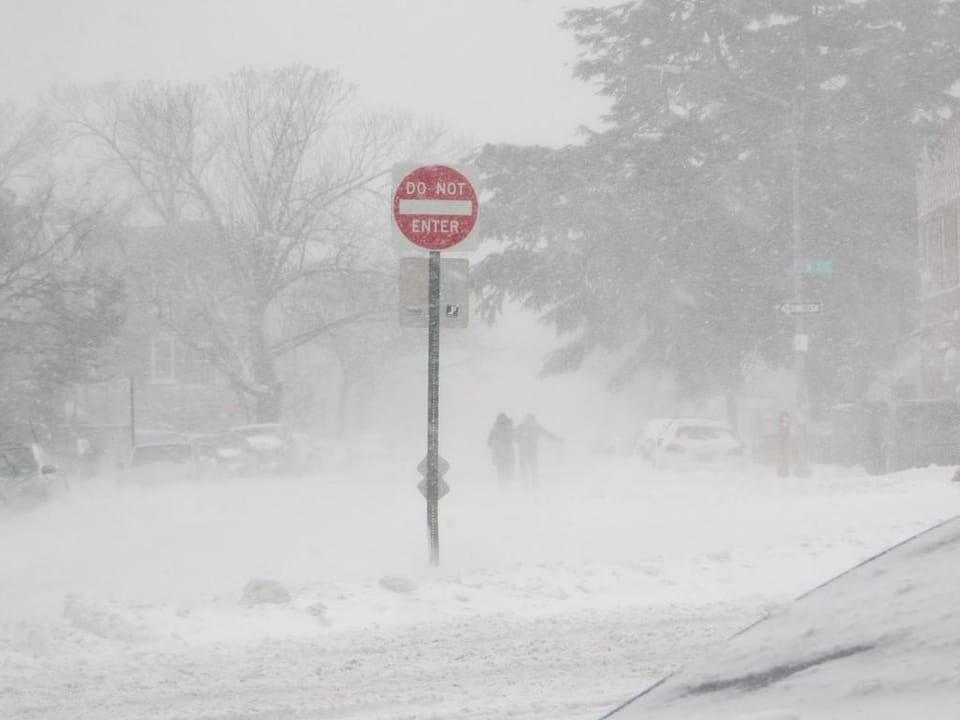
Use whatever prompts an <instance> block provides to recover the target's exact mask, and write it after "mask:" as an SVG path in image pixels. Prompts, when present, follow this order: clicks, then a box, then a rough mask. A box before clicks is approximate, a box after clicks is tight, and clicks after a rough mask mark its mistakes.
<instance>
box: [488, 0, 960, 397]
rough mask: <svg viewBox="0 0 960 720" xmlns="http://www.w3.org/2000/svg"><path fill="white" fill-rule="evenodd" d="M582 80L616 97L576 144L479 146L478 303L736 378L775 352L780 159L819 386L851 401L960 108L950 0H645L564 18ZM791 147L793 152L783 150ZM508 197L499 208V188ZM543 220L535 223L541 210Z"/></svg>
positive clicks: (695, 383) (908, 289) (778, 340)
mask: <svg viewBox="0 0 960 720" xmlns="http://www.w3.org/2000/svg"><path fill="white" fill-rule="evenodd" d="M565 25H566V27H567V28H568V29H569V30H571V31H572V32H573V33H574V35H575V37H576V39H577V41H578V42H579V44H580V45H581V46H582V48H583V54H582V58H581V61H580V63H579V64H578V66H577V75H578V76H579V77H580V78H582V79H583V80H586V81H590V82H592V83H595V84H597V85H598V86H599V88H600V92H601V93H603V94H604V95H606V96H607V97H609V98H610V101H611V105H610V111H609V114H608V117H607V121H608V127H607V129H605V130H604V131H602V132H600V133H597V134H593V135H591V136H590V137H588V139H587V141H586V143H585V144H584V146H583V147H578V148H564V149H561V150H547V149H542V148H513V147H488V148H485V149H484V151H483V152H482V153H481V156H480V158H479V164H480V166H481V168H482V169H483V172H484V174H485V181H486V183H487V185H488V188H489V190H490V191H491V195H492V200H491V202H490V203H488V205H487V207H486V208H485V209H486V213H487V215H488V223H487V225H486V226H487V228H488V232H489V234H490V235H491V236H494V237H497V238H499V239H501V240H502V241H504V243H505V247H504V252H503V253H501V254H497V255H494V256H493V257H491V258H490V259H489V260H488V261H486V262H485V264H484V267H483V268H482V269H481V279H482V281H483V282H484V283H485V284H486V295H485V299H486V307H487V309H488V310H493V309H495V308H496V304H497V303H498V302H499V301H501V300H502V298H504V297H507V296H511V295H512V296H514V297H519V298H522V299H523V300H524V301H525V302H526V303H527V304H528V305H529V306H530V307H533V308H535V309H537V310H540V311H541V312H543V313H544V316H545V318H546V319H547V320H549V321H551V322H554V323H555V324H556V326H557V328H558V329H559V330H560V331H561V332H564V333H568V334H569V338H568V341H567V342H566V344H565V346H564V349H563V351H562V352H561V354H560V355H559V356H558V357H559V358H561V359H563V360H565V361H566V363H565V365H564V364H561V365H558V366H557V367H561V366H569V365H571V364H575V363H576V362H577V361H578V360H579V359H581V358H582V356H583V355H584V354H585V353H586V352H589V351H590V350H591V349H593V348H596V347H599V346H603V345H605V344H609V345H611V346H615V347H618V348H621V349H624V350H626V351H627V358H628V361H627V363H626V365H625V367H624V373H627V374H628V373H629V372H630V370H631V369H632V368H633V367H637V366H642V365H648V366H659V367H661V368H666V369H668V370H670V371H671V372H674V373H675V374H676V375H677V377H678V378H679V379H680V381H681V382H682V383H683V384H684V385H685V386H686V387H687V388H689V389H690V390H693V391H696V390H700V389H706V388H710V389H714V390H717V389H726V390H729V391H735V390H737V389H738V387H739V384H740V382H741V381H740V377H741V367H742V363H743V359H744V357H745V356H747V355H754V354H759V355H760V356H762V357H764V358H766V359H767V360H769V361H772V362H774V363H778V362H783V361H784V360H785V359H786V358H788V357H789V353H790V350H791V348H790V340H789V337H790V335H792V332H793V328H792V326H791V324H790V323H789V321H785V319H784V318H782V317H779V318H778V317H777V313H776V312H775V310H774V305H775V304H776V302H778V301H783V300H790V299H792V297H793V274H794V266H793V259H794V257H793V242H792V222H793V220H794V213H793V206H792V195H791V190H792V183H791V177H792V170H793V163H794V161H795V159H797V160H798V165H799V171H800V178H801V184H800V201H801V204H800V212H799V214H798V216H799V219H800V222H801V226H800V231H801V243H800V249H801V254H802V259H803V260H829V261H832V262H833V265H834V267H835V273H834V274H833V275H831V276H822V277H812V276H810V277H806V278H805V279H804V281H803V282H804V286H805V287H804V292H805V295H806V298H805V299H809V300H819V301H822V302H823V303H824V308H825V313H824V315H823V316H822V317H820V318H817V319H816V321H815V322H814V323H811V325H810V334H811V338H812V345H811V353H810V363H811V371H812V380H813V381H814V389H815V390H816V391H819V392H820V393H823V394H825V393H830V394H831V395H832V396H836V395H837V394H838V393H839V394H849V395H851V396H853V395H855V394H857V393H859V392H861V391H862V390H863V388H864V385H865V383H866V382H867V381H868V380H869V377H870V376H871V374H872V373H873V372H874V371H875V370H876V369H877V368H878V367H879V366H880V365H881V364H882V363H883V362H884V361H886V360H889V359H890V358H891V357H892V356H893V354H894V349H895V343H896V340H897V338H898V336H900V335H901V334H902V332H903V331H904V329H905V326H906V323H907V322H908V320H909V318H908V315H907V312H906V310H907V309H908V308H909V304H910V301H911V299H912V297H913V296H914V294H915V293H914V290H915V267H916V266H915V258H914V252H915V250H914V249H915V246H916V240H915V238H916V229H915V214H916V211H915V194H914V177H915V172H914V167H915V161H916V158H917V151H918V149H919V147H920V146H921V144H922V143H923V142H925V141H926V140H928V139H929V138H931V137H934V136H935V135H936V133H937V132H938V130H939V126H940V124H941V123H942V120H943V118H944V117H945V116H947V115H949V114H950V112H952V110H953V109H954V108H955V107H956V104H957V98H956V97H955V96H954V95H951V94H950V93H949V91H950V89H951V87H952V86H953V85H954V83H955V82H956V81H957V80H958V79H960V47H957V45H956V43H955V42H954V40H955V38H957V37H960V5H958V4H957V3H955V2H949V1H947V0H919V1H917V2H914V1H913V0H867V1H866V2H850V1H848V0H833V1H832V2H814V1H813V0H724V1H721V2H705V1H704V2H698V1H695V0H647V1H645V2H637V3H628V4H624V5H621V6H617V7H613V8H599V9H587V10H574V11H570V12H569V13H568V15H567V20H566V23H565ZM794 142H797V143H798V146H799V152H798V154H797V156H796V158H795V156H794V155H793V152H792V151H793V147H794ZM508 198H509V199H508ZM548 216H549V218H548Z"/></svg>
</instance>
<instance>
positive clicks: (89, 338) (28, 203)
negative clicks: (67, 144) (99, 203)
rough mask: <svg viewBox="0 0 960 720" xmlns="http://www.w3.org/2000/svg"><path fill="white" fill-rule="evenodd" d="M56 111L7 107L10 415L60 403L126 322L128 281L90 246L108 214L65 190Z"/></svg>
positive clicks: (0, 256)
mask: <svg viewBox="0 0 960 720" xmlns="http://www.w3.org/2000/svg"><path fill="white" fill-rule="evenodd" d="M58 142H59V134H58V128H57V126H56V124H55V123H53V122H52V121H51V119H50V117H49V115H47V114H45V113H43V112H40V111H37V112H34V113H21V112H18V111H17V110H16V108H14V107H13V106H12V105H3V106H0V368H2V372H0V377H2V382H0V404H2V406H3V411H2V414H3V416H4V420H5V421H6V422H11V420H14V421H24V420H26V419H28V418H32V417H34V416H35V415H37V414H49V413H51V412H54V410H55V408H56V399H57V391H58V390H60V389H62V388H64V387H65V386H67V385H68V384H70V383H72V382H77V381H81V380H85V379H88V378H89V377H90V376H91V375H92V374H94V373H95V372H96V371H97V368H98V365H99V359H100V358H99V350H100V347H101V345H102V344H103V343H104V342H105V341H106V339H107V338H109V336H110V335H111V334H112V333H113V332H115V331H116V329H117V326H118V325H119V316H118V314H117V310H116V306H117V303H118V301H119V299H120V296H121V294H122V287H121V285H120V283H119V282H118V280H117V279H116V278H115V277H112V276H111V275H110V274H109V273H108V272H106V271H104V270H100V269H96V268H94V267H93V266H92V264H91V263H90V262H88V261H87V258H86V257H85V250H86V248H87V247H88V246H89V245H90V243H91V242H93V241H94V240H96V239H97V238H98V232H97V231H98V228H99V225H100V222H101V221H102V219H103V215H102V213H101V212H99V211H98V210H96V209H93V210H91V209H89V208H85V207H82V206H81V207H79V208H78V207H77V206H76V205H73V204H72V203H70V202H68V201H67V200H66V199H65V198H63V197H60V196H59V194H58V193H57V192H56V187H55V184H54V183H53V181H52V180H51V179H50V177H49V175H48V170H49V167H48V165H49V163H51V162H52V160H53V159H54V157H55V155H56V153H57V152H58Z"/></svg>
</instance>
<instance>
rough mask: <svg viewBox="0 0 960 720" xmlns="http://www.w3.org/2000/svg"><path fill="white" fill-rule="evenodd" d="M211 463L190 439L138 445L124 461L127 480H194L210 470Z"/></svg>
mask: <svg viewBox="0 0 960 720" xmlns="http://www.w3.org/2000/svg"><path fill="white" fill-rule="evenodd" d="M209 469H210V463H208V462H204V460H203V459H202V458H201V457H199V455H198V453H197V449H196V447H195V446H194V444H193V443H192V442H190V440H189V439H187V438H184V439H182V440H169V441H166V442H155V443H144V444H142V445H137V446H136V447H135V448H134V449H133V452H131V453H130V460H129V461H128V462H127V463H126V464H125V465H121V470H122V475H121V481H123V482H125V483H158V482H169V481H192V480H196V479H198V478H200V477H203V476H204V475H206V474H207V473H208V472H209Z"/></svg>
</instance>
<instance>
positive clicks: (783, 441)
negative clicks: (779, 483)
mask: <svg viewBox="0 0 960 720" xmlns="http://www.w3.org/2000/svg"><path fill="white" fill-rule="evenodd" d="M790 425H791V418H790V413H788V412H786V411H784V412H781V413H780V421H779V423H778V424H777V475H778V476H779V477H787V476H788V475H789V474H790Z"/></svg>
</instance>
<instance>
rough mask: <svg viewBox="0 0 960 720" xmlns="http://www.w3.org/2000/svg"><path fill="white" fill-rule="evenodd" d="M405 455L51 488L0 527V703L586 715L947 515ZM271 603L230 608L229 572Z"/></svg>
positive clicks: (564, 460)
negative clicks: (434, 495) (430, 527)
mask: <svg viewBox="0 0 960 720" xmlns="http://www.w3.org/2000/svg"><path fill="white" fill-rule="evenodd" d="M419 459H420V458H419V457H418V456H417V455H416V454H415V453H411V454H410V456H409V457H402V458H399V457H394V456H379V457H369V458H367V459H366V460H359V459H356V458H354V459H350V458H349V457H345V458H344V460H343V461H342V462H331V463H330V464H329V467H328V468H327V469H326V470H325V471H324V472H323V473H319V474H318V475H317V476H315V477H310V478H301V479H283V480H277V479H263V480H246V481H236V482H230V483H207V484H178V485H168V486H161V487H153V488H116V487H114V486H113V485H112V484H111V483H110V482H107V481H104V482H102V483H96V484H91V485H88V486H80V487H76V488H75V489H74V491H73V493H72V494H71V495H69V496H67V497H63V498H61V499H59V500H57V501H56V502H55V503H52V504H51V505H49V506H47V507H44V508H41V509H39V510H36V511H34V512H31V513H28V514H24V515H21V516H17V517H13V518H6V519H4V520H3V521H2V522H0V668H2V671H0V717H2V718H63V719H64V720H66V719H67V718H69V719H71V720H84V719H94V718H96V719H101V718H102V719H104V720H106V719H108V718H109V719H110V720H113V719H114V718H124V719H131V720H132V719H137V718H150V719H160V718H169V719H173V718H191V719H198V718H204V719H212V718H223V719H226V718H232V719H235V720H253V719H256V720H266V719H267V718H277V719H280V718H369V719H371V720H387V719H390V720H399V719H401V718H407V719H413V718H418V719H421V718H423V719H426V718H437V719H438V720H439V718H478V719H479V718H491V719H493V718H570V719H571V720H576V719H579V718H583V719H587V718H596V717H599V716H600V715H602V714H604V713H605V712H606V711H608V710H610V709H612V708H613V707H615V706H616V705H618V704H619V703H621V702H623V701H624V700H626V699H627V698H629V697H631V696H632V695H634V694H636V693H637V692H638V691H639V690H641V689H642V688H643V687H645V686H646V685H648V684H649V683H651V682H652V681H655V680H656V679H658V678H660V677H661V676H663V675H664V674H666V673H668V672H670V671H672V670H674V669H676V668H677V667H678V666H679V665H681V664H683V663H686V662H688V661H690V660H692V659H693V658H695V657H697V656H699V655H701V654H702V653H703V652H705V651H706V650H708V649H709V648H710V647H711V646H713V645H715V644H716V643H718V642H719V641H720V640H721V639H723V638H725V637H727V636H729V635H730V634H731V633H732V632H734V631H735V630H737V629H738V628H740V627H743V626H745V625H746V624H748V623H750V622H752V621H753V620H755V619H756V618H758V617H760V616H762V615H763V614H764V613H766V612H769V611H770V610H771V609H773V608H775V607H777V606H778V605H779V604H781V603H783V602H784V601H786V600H788V599H790V598H792V597H794V596H796V595H798V594H799V593H801V592H803V591H805V590H807V589H809V588H810V587H812V586H814V585H816V584H818V583H820V582H822V581H824V580H826V579H828V578H829V577H831V576H833V575H835V574H836V573H838V572H840V571H842V570H844V569H846V568H847V567H849V566H850V565H852V564H854V563H856V562H858V561H860V560H862V559H864V558H866V557H868V556H870V555H873V554H874V553H876V552H877V551H879V550H881V549H883V548H884V547H886V546H888V545H890V544H892V543H895V542H898V541H900V540H903V539H904V538H906V537H908V536H910V535H912V534H914V533H916V532H918V531H920V530H923V529H925V528H927V527H929V526H930V525H932V524H934V523H936V522H938V521H940V520H943V519H946V518H948V517H951V516H953V515H956V514H958V513H960V484H958V483H952V482H950V477H951V471H950V470H948V469H935V468H931V469H927V470H917V471H910V472H906V473H902V474H899V475H895V476H889V477H883V478H867V477H863V476H860V475H857V474H855V473H851V472H847V471H840V470H834V469H830V468H817V472H816V474H815V476H814V477H813V478H811V479H795V478H790V479H783V478H776V477H774V476H773V475H772V474H771V473H770V472H768V471H765V470H751V471H749V472H743V473H722V474H714V473H706V472H703V473H686V474H657V473H654V472H652V471H651V470H649V469H648V468H646V467H645V466H644V465H642V464H641V463H639V462H636V461H634V460H631V459H614V458H609V457H594V456H587V455H579V454H576V453H574V452H572V451H571V452H569V453H568V454H567V456H566V457H558V458H555V459H554V460H553V462H552V464H551V463H549V462H548V464H547V467H546V469H545V473H544V475H545V477H544V480H543V483H542V485H541V487H540V488H539V489H538V490H536V491H520V490H516V491H513V492H507V493H503V492H499V491H497V490H496V489H495V488H494V487H493V483H492V481H491V479H490V478H489V472H488V469H487V467H486V466H485V465H484V464H483V463H462V464H469V465H472V467H473V469H472V470H467V469H464V468H462V467H461V468H459V469H458V468H457V467H456V465H457V461H456V460H455V459H452V462H453V464H454V466H455V467H454V469H453V470H451V472H450V474H449V475H448V479H449V480H450V483H451V485H452V487H453V490H452V491H451V493H450V495H448V496H447V497H446V498H444V499H443V500H442V501H441V507H440V519H441V566H440V567H439V568H432V567H430V566H429V565H428V564H427V562H426V560H427V546H426V523H425V511H424V502H423V499H422V497H421V496H420V495H419V493H418V492H417V491H416V489H415V485H416V481H417V480H418V479H419V476H418V475H417V474H416V472H415V471H414V470H413V467H414V466H415V464H416V462H417V461H418V460H419ZM258 579H263V580H274V581H277V582H278V583H280V585H282V586H283V588H285V589H286V590H287V591H289V593H290V601H289V602H287V603H280V604H257V605H251V604H248V603H245V602H243V591H244V588H245V586H246V585H247V584H248V583H249V582H250V581H252V580H258Z"/></svg>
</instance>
